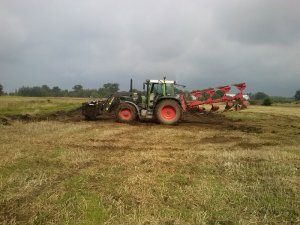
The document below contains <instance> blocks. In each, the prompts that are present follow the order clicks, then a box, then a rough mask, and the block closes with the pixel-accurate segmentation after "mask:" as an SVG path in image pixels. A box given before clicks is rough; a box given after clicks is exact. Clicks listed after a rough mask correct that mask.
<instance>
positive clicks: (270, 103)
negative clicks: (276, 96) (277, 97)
mask: <svg viewBox="0 0 300 225" xmlns="http://www.w3.org/2000/svg"><path fill="white" fill-rule="evenodd" d="M262 105H264V106H270V105H272V99H271V98H270V97H267V98H265V99H264V101H263V103H262Z"/></svg>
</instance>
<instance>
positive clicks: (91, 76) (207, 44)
mask: <svg viewBox="0 0 300 225" xmlns="http://www.w3.org/2000/svg"><path fill="white" fill-rule="evenodd" d="M299 59H300V1H299V0H251V1H250V0H226V1H221V0H197V1H196V0H156V1H155V0H153V1H149V0H85V1H82V0H51V1H46V0H26V1H23V0H0V83H2V84H3V86H4V89H5V91H13V90H15V89H16V88H19V87H21V86H22V85H25V86H33V85H42V84H48V85H49V86H51V87H52V86H54V85H58V86H60V87H61V88H69V89H70V88H71V87H72V86H74V84H82V85H83V86H84V87H85V88H98V87H100V86H102V85H103V84H104V83H107V82H118V83H120V85H121V88H122V89H128V88H129V79H130V78H133V79H134V86H135V88H138V89H140V88H141V87H142V82H143V81H144V80H145V79H150V78H151V79H158V78H162V77H163V76H167V78H169V79H175V80H177V81H178V82H179V83H182V84H186V85H187V86H188V88H189V89H195V88H198V89H203V88H206V87H214V86H220V85H223V84H231V83H234V82H242V81H245V82H246V83H247V86H248V88H247V91H248V92H250V91H251V92H257V91H264V92H266V93H267V94H270V95H282V96H293V95H294V94H295V92H296V90H299V89H300V62H299Z"/></svg>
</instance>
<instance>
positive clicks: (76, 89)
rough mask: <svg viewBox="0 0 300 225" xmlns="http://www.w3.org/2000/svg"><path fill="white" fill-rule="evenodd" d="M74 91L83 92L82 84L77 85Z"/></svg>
mask: <svg viewBox="0 0 300 225" xmlns="http://www.w3.org/2000/svg"><path fill="white" fill-rule="evenodd" d="M72 89H73V90H74V91H77V92H78V91H82V89H83V87H82V85H81V84H76V85H74V87H73V88H72Z"/></svg>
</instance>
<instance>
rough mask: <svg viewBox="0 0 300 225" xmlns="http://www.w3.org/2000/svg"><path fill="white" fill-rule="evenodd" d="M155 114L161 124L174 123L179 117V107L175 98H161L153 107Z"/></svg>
mask: <svg viewBox="0 0 300 225" xmlns="http://www.w3.org/2000/svg"><path fill="white" fill-rule="evenodd" d="M155 116H156V118H157V119H158V121H159V122H160V123H162V124H167V125H173V124H176V123H178V121H179V119H180V118H181V107H180V105H179V104H178V103H177V102H176V101H175V100H162V101H161V102H159V103H158V105H157V106H156V108H155Z"/></svg>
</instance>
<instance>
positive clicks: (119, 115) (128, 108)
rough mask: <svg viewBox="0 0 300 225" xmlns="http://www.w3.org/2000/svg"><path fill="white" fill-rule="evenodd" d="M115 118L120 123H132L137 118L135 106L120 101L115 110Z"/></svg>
mask: <svg viewBox="0 0 300 225" xmlns="http://www.w3.org/2000/svg"><path fill="white" fill-rule="evenodd" d="M115 115H116V119H117V121H118V122H121V123H132V122H134V121H136V119H137V111H136V108H135V107H134V106H133V105H131V104H129V103H121V104H120V105H119V106H118V107H117V109H116V111H115Z"/></svg>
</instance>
